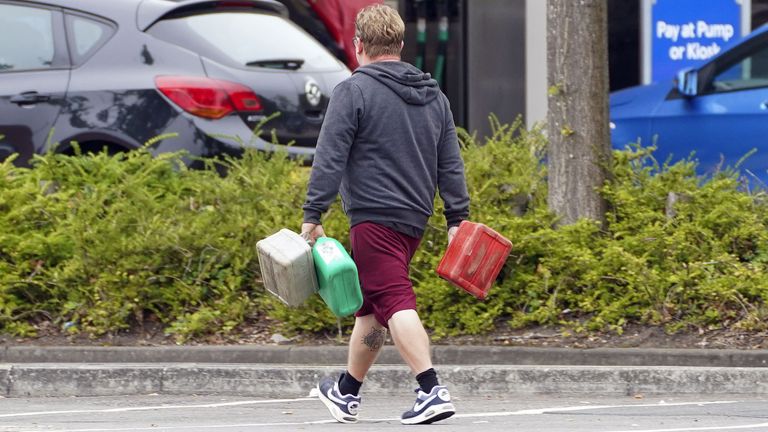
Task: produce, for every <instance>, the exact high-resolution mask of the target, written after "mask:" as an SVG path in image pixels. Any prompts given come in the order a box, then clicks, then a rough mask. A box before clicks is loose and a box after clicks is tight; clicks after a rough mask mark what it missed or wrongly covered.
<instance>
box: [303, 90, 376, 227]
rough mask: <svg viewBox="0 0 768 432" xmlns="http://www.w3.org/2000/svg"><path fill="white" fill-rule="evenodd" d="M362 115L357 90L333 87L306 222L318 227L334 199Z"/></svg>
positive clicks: (306, 203) (313, 166)
mask: <svg viewBox="0 0 768 432" xmlns="http://www.w3.org/2000/svg"><path fill="white" fill-rule="evenodd" d="M362 114H363V104H362V94H361V93H360V89H359V88H358V87H357V86H356V85H354V84H352V83H350V82H349V81H344V82H342V83H341V84H339V85H338V86H336V88H335V89H334V90H333V94H332V95H331V100H330V102H329V103H328V109H327V110H326V115H325V120H324V121H323V126H322V128H321V129H320V136H319V137H318V139H317V148H316V151H315V158H314V161H313V163H312V174H311V176H310V179H309V186H308V188H307V199H306V201H305V203H304V206H303V209H304V222H305V223H311V224H316V225H319V224H320V216H321V215H322V214H323V213H324V212H325V211H326V210H328V207H330V205H331V204H332V203H333V201H334V200H335V199H336V195H338V193H339V185H340V184H341V178H342V175H343V174H344V169H345V167H346V166H347V159H348V158H349V152H350V150H351V148H352V144H353V142H354V138H355V133H356V131H357V127H358V120H359V118H360V116H362Z"/></svg>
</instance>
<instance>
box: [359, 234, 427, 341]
mask: <svg viewBox="0 0 768 432" xmlns="http://www.w3.org/2000/svg"><path fill="white" fill-rule="evenodd" d="M350 241H351V243H352V257H353V259H354V260H355V264H356V265H357V272H358V274H359V276H360V288H361V289H362V291H363V306H362V307H361V308H360V310H359V311H357V313H356V314H355V316H358V317H361V316H366V315H370V314H374V316H375V317H376V321H378V322H379V324H381V325H383V326H384V327H386V328H389V326H388V324H387V322H388V321H389V319H390V318H392V315H394V314H395V312H399V311H401V310H408V309H413V310H415V309H416V294H414V292H413V284H412V283H411V278H410V277H409V275H408V268H409V266H410V263H411V258H413V254H414V253H415V252H416V248H418V247H419V243H420V242H421V239H419V238H415V237H410V236H407V235H405V234H401V233H399V232H397V231H395V230H393V229H391V228H388V227H385V226H382V225H379V224H376V223H372V222H363V223H360V224H357V225H355V226H353V227H352V229H351V230H350Z"/></svg>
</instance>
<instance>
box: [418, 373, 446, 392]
mask: <svg viewBox="0 0 768 432" xmlns="http://www.w3.org/2000/svg"><path fill="white" fill-rule="evenodd" d="M416 381H418V382H419V387H421V391H423V392H424V393H429V392H431V391H432V389H433V388H434V387H435V386H439V385H440V383H439V382H437V372H435V369H434V368H429V369H427V370H425V371H424V372H422V373H420V374H418V375H416Z"/></svg>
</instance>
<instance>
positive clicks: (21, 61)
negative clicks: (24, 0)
mask: <svg viewBox="0 0 768 432" xmlns="http://www.w3.org/2000/svg"><path fill="white" fill-rule="evenodd" d="M53 19H54V14H53V12H52V11H50V10H46V9H38V8H32V7H26V6H16V5H9V4H0V71H8V70H28V69H48V68H51V67H52V66H53V63H54V56H55V52H56V50H55V45H54V38H53V34H54V31H53Z"/></svg>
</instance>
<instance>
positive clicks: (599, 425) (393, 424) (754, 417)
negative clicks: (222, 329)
mask: <svg viewBox="0 0 768 432" xmlns="http://www.w3.org/2000/svg"><path fill="white" fill-rule="evenodd" d="M453 400H454V403H455V404H456V406H457V409H458V411H459V412H458V414H457V415H456V416H454V417H452V418H450V419H447V420H445V421H443V422H441V423H437V424H435V425H432V426H431V427H430V428H433V429H434V430H444V431H477V430H478V428H482V430H483V432H502V431H504V432H506V431H510V430H514V431H536V432H554V431H574V432H581V431H591V432H624V431H632V432H661V431H667V432H684V431H713V430H714V431H727V430H743V431H768V402H766V400H765V399H763V398H760V397H746V396H742V397H740V398H737V399H729V400H725V399H721V398H717V397H714V396H711V395H697V396H683V397H680V396H670V395H664V396H655V397H644V398H642V399H638V398H635V397H610V398H608V397H605V396H601V395H592V396H589V397H584V396H578V397H574V396H555V395H534V396H531V395H520V394H516V393H489V394H487V395H483V396H471V395H464V394H462V393H461V392H457V391H454V392H453ZM411 403H413V398H412V393H410V392H407V393H403V394H398V395H397V396H393V397H381V396H376V395H375V392H373V391H371V390H370V389H367V388H366V387H363V405H362V409H361V414H360V416H361V421H360V422H359V423H358V424H355V425H340V424H338V423H335V422H334V421H333V420H331V419H330V417H329V415H328V413H327V411H326V409H325V407H324V406H323V405H322V404H321V403H320V401H318V400H317V399H316V398H304V397H302V398H294V399H287V400H286V399H283V400H270V399H266V398H263V397H258V398H253V399H250V398H249V399H245V398H237V397H210V396H207V397H189V396H184V397H179V396H175V397H174V396H139V397H111V398H103V397H100V398H36V399H4V400H0V432H42V431H46V432H97V431H103V432H117V431H122V432H133V431H136V432H140V431H158V432H161V431H167V432H172V431H173V432H176V431H190V432H206V431H210V432H214V431H218V432H246V431H260V430H268V431H272V430H277V431H295V430H311V431H332V430H333V431H338V430H341V429H344V430H365V431H373V432H379V431H389V430H393V429H398V430H399V429H403V428H407V426H402V425H400V423H399V415H400V413H401V412H402V411H403V410H405V409H406V408H407V407H408V406H409V405H410V404H411Z"/></svg>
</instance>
